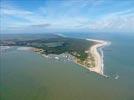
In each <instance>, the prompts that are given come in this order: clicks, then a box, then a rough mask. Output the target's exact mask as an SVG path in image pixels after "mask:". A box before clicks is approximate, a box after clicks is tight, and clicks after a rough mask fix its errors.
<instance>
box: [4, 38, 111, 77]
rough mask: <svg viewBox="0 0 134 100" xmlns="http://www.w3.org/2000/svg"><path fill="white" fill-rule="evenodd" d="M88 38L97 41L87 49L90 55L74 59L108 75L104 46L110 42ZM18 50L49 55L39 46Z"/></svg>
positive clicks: (91, 69)
mask: <svg viewBox="0 0 134 100" xmlns="http://www.w3.org/2000/svg"><path fill="white" fill-rule="evenodd" d="M86 40H88V41H93V42H95V44H94V45H92V46H91V47H90V48H89V49H88V50H87V51H85V52H86V53H87V54H88V57H87V58H86V59H85V60H84V61H82V62H81V61H80V59H78V58H76V57H75V58H74V60H73V61H74V62H75V63H76V64H78V65H80V66H83V67H85V68H86V69H88V70H90V71H93V72H96V73H98V74H100V75H103V76H106V75H104V64H103V50H102V48H103V47H105V46H106V45H110V43H109V42H107V41H103V40H95V39H86ZM7 48H9V47H7ZM17 50H26V51H27V50H30V51H34V52H36V53H38V54H41V55H42V56H43V57H47V56H46V55H45V54H43V52H44V51H45V50H43V49H39V48H34V47H19V48H17ZM98 50H99V51H100V52H99V51H98ZM56 59H57V58H56ZM106 77H107V76H106Z"/></svg>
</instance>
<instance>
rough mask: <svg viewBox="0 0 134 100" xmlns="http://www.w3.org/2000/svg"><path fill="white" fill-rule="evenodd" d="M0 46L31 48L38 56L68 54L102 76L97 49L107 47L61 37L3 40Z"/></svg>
mask: <svg viewBox="0 0 134 100" xmlns="http://www.w3.org/2000/svg"><path fill="white" fill-rule="evenodd" d="M0 45H1V46H22V47H32V49H31V50H33V51H35V52H38V53H40V54H45V55H49V54H57V55H58V54H62V53H69V54H70V55H72V56H73V57H74V58H75V59H74V62H75V63H77V64H79V65H81V66H83V67H85V68H87V69H89V70H90V71H93V72H96V73H98V74H101V75H104V74H103V58H102V56H101V55H100V54H99V52H98V50H97V49H98V48H101V47H103V46H105V45H107V42H106V41H102V40H93V39H76V38H68V37H61V36H54V37H51V38H39V39H27V40H25V39H5V40H0Z"/></svg>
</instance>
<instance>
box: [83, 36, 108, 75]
mask: <svg viewBox="0 0 134 100" xmlns="http://www.w3.org/2000/svg"><path fill="white" fill-rule="evenodd" d="M86 40H88V41H93V42H96V44H95V45H93V46H91V47H90V48H89V50H88V51H89V52H88V53H89V54H88V55H89V56H91V55H92V56H93V57H94V64H95V66H94V67H92V66H91V67H86V66H85V67H86V68H88V69H89V70H90V71H93V72H96V73H98V74H100V75H103V76H106V75H104V68H103V67H104V64H103V54H102V55H101V54H100V53H99V51H98V50H97V49H98V48H100V49H102V48H103V47H104V46H106V45H108V44H109V43H108V42H107V41H103V40H95V39H86ZM101 52H102V53H103V51H101Z"/></svg>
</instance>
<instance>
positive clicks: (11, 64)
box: [0, 34, 134, 100]
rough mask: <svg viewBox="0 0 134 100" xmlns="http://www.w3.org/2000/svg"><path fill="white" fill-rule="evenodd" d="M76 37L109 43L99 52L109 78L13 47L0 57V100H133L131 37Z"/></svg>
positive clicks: (66, 62) (69, 63) (133, 82)
mask: <svg viewBox="0 0 134 100" xmlns="http://www.w3.org/2000/svg"><path fill="white" fill-rule="evenodd" d="M66 35H67V34H66ZM71 36H72V35H71ZM79 36H80V37H83V38H93V39H103V40H108V41H110V42H111V45H110V46H107V47H105V48H103V49H102V50H103V54H104V73H105V74H106V75H108V76H110V77H109V78H105V77H103V76H100V75H98V74H96V73H94V72H90V71H89V70H87V69H85V68H83V67H81V66H79V65H77V64H75V63H73V62H71V61H60V60H56V59H49V57H43V56H41V55H40V54H37V53H35V52H32V51H25V50H24V51H23V50H17V47H13V48H9V49H8V50H6V51H5V52H2V53H1V55H0V71H1V72H0V74H1V75H0V76H1V77H0V78H1V79H0V80H1V81H0V96H1V100H134V78H133V76H134V59H133V56H134V45H133V43H134V37H133V36H128V35H107V36H106V35H94V34H93V35H90V34H89V35H87V34H85V35H84V34H79ZM79 36H78V34H74V37H77V38H79ZM117 76H118V78H116V77H117Z"/></svg>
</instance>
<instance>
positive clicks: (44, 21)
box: [0, 0, 134, 34]
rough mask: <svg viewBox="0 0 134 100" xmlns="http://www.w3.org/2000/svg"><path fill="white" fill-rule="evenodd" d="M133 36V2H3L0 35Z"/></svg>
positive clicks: (127, 0) (0, 3)
mask: <svg viewBox="0 0 134 100" xmlns="http://www.w3.org/2000/svg"><path fill="white" fill-rule="evenodd" d="M67 31H69V32H71V31H73V32H130V33H134V0H0V33H4V34H6V33H45V32H67Z"/></svg>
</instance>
